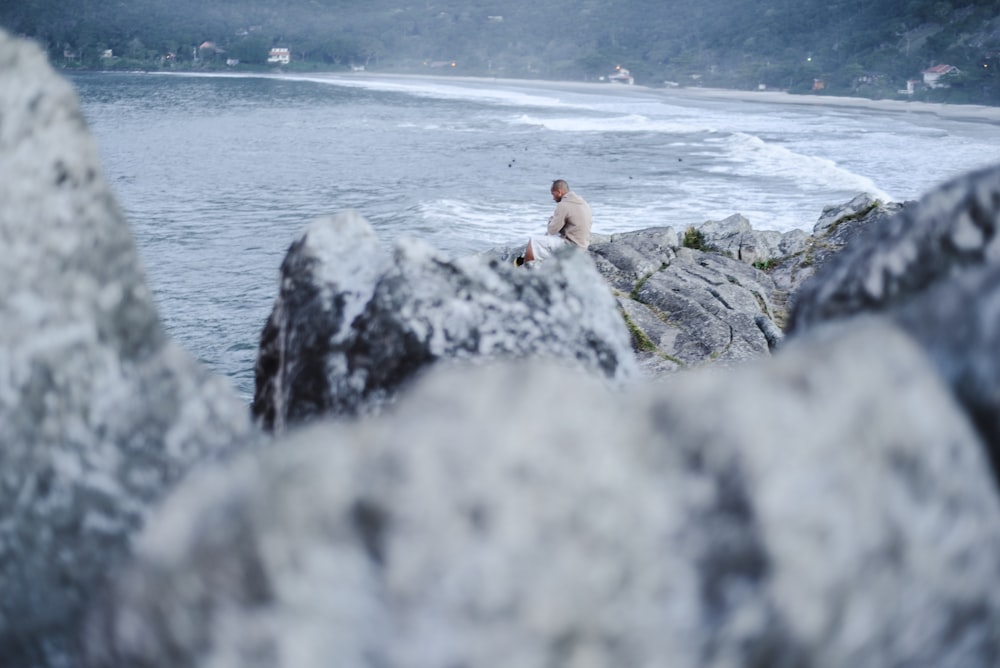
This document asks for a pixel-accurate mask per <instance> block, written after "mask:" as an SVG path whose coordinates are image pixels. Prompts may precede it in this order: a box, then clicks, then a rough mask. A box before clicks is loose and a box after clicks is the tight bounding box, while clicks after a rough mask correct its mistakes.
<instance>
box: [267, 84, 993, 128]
mask: <svg viewBox="0 0 1000 668" xmlns="http://www.w3.org/2000/svg"><path fill="white" fill-rule="evenodd" d="M266 76H280V77H296V76H302V77H309V76H314V77H323V78H331V79H347V80H350V79H365V78H371V79H402V80H406V79H411V80H425V81H435V82H440V83H447V82H460V83H468V84H475V85H477V86H488V85H491V84H501V85H505V86H521V87H530V88H532V89H537V90H545V89H562V90H575V91H580V92H598V91H607V90H613V91H617V92H619V93H625V92H629V91H631V92H635V93H643V94H648V95H656V96H659V97H663V98H667V99H669V98H671V97H676V98H679V99H682V98H688V99H702V100H712V99H715V100H729V101H736V102H748V103H756V104H761V103H762V104H794V105H801V106H823V107H840V108H854V109H870V110H872V111H879V112H889V113H907V114H911V113H912V114H926V115H931V116H937V117H939V118H942V119H947V120H954V121H973V122H980V123H995V124H1000V106H996V107H992V106H988V105H981V104H948V103H945V102H921V101H917V100H873V99H870V98H866V97H849V96H838V95H798V94H793V93H788V92H785V91H777V90H764V91H753V90H741V89H736V88H708V87H700V86H697V87H696V86H679V87H676V88H673V87H671V88H652V87H650V86H643V85H641V84H635V85H630V86H626V85H622V84H613V83H602V82H596V81H560V80H547V79H515V78H510V77H482V76H464V75H455V76H448V75H441V74H412V73H399V74H394V73H392V72H310V73H305V72H303V73H293V72H275V73H271V74H267V75H266Z"/></svg>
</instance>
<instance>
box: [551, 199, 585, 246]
mask: <svg viewBox="0 0 1000 668" xmlns="http://www.w3.org/2000/svg"><path fill="white" fill-rule="evenodd" d="M591 223H592V218H591V213H590V205H589V204H587V202H585V201H584V199H583V198H582V197H580V196H579V195H577V194H576V193H575V192H572V191H570V192H568V193H566V194H565V195H563V198H562V201H561V202H559V203H558V204H556V210H555V213H553V214H552V217H551V218H549V227H548V230H547V231H546V232H547V234H558V235H559V236H561V237H562V238H563V239H565V240H566V241H568V242H570V243H571V244H575V245H577V246H579V247H580V248H587V247H588V246H590V226H591Z"/></svg>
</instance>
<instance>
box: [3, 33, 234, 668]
mask: <svg viewBox="0 0 1000 668" xmlns="http://www.w3.org/2000/svg"><path fill="white" fill-rule="evenodd" d="M0 249H2V252H0V322H2V323H3V326H2V327H0V508H2V515H0V664H2V665H4V666H18V668H30V667H31V666H35V665H66V664H67V662H68V661H70V660H71V658H72V656H73V655H74V654H75V649H74V646H73V645H74V635H73V628H74V626H75V624H76V623H77V621H78V619H79V618H80V616H81V614H82V611H83V609H84V607H85V605H86V604H87V602H88V600H89V598H90V597H91V595H92V594H93V593H94V592H95V591H97V590H99V588H100V585H101V584H102V583H103V581H104V580H105V579H106V578H107V577H108V576H109V574H110V573H112V572H113V570H114V569H115V568H116V567H117V566H118V565H119V563H120V562H121V561H122V560H123V558H124V556H125V553H126V550H127V546H128V542H129V540H130V538H131V536H133V535H134V534H135V533H136V532H137V530H138V529H139V528H140V527H141V525H142V523H143V521H144V519H145V516H146V513H147V512H148V510H149V509H150V508H151V507H152V505H153V504H154V503H155V502H156V501H157V500H158V499H159V498H160V497H161V496H162V494H163V492H164V491H165V490H166V489H167V488H168V487H169V486H170V485H171V484H172V483H173V482H175V481H176V480H177V479H178V478H180V477H181V475H182V474H183V473H184V472H185V471H186V470H187V469H188V468H189V467H190V466H191V465H192V464H194V463H195V462H197V461H199V460H201V459H203V458H205V457H206V456H208V455H211V454H212V453H215V452H218V451H220V450H221V449H222V448H224V447H225V446H226V445H227V444H229V443H230V442H231V441H232V440H233V439H234V437H245V436H246V434H247V433H248V429H249V426H250V423H249V419H248V410H247V407H246V406H244V405H241V402H239V400H238V398H237V397H236V395H235V393H234V392H233V391H232V390H231V389H230V388H229V387H228V386H227V384H226V383H225V382H224V381H223V380H221V379H218V378H214V377H211V376H210V375H209V374H207V373H206V372H205V371H203V370H202V369H201V368H199V367H198V366H197V364H196V363H195V362H194V361H193V360H192V359H191V358H190V357H189V356H188V355H187V354H186V353H184V352H183V351H181V350H179V349H178V348H177V346H175V345H174V344H172V343H171V342H170V341H169V340H168V339H167V337H166V336H165V335H164V332H163V329H162V327H161V326H160V323H159V320H158V318H157V314H156V311H155V308H154V306H153V302H152V299H151V297H150V294H149V292H148V290H147V289H146V286H145V283H144V278H143V274H142V270H141V268H140V266H139V261H138V257H137V254H136V250H135V248H134V245H133V241H132V237H131V233H130V231H129V228H128V226H127V225H126V223H125V221H124V220H123V218H122V214H121V212H120V211H119V209H118V207H117V206H116V204H115V202H114V200H113V198H112V196H111V193H110V191H109V189H108V186H107V184H106V183H105V181H104V179H103V176H102V174H101V169H100V166H99V161H98V154H97V150H96V148H95V145H94V143H93V141H92V139H91V137H90V136H89V134H88V132H87V128H86V126H85V123H84V119H83V117H82V116H81V114H80V111H79V107H78V104H77V100H76V95H75V93H74V91H73V89H72V87H71V86H70V85H69V83H68V82H67V81H65V80H64V79H62V78H61V77H59V76H57V75H56V74H55V73H54V72H53V71H52V69H51V68H50V67H49V65H48V63H47V62H46V59H45V56H44V54H43V53H42V52H41V50H40V49H39V48H38V47H37V46H36V45H34V44H33V43H29V42H26V41H23V40H17V39H13V38H11V37H9V36H8V35H7V34H6V33H4V32H2V31H0Z"/></svg>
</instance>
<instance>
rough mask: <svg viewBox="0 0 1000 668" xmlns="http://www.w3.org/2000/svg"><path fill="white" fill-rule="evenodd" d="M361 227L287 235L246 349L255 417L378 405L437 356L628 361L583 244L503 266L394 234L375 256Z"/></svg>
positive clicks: (618, 375) (623, 364)
mask: <svg viewBox="0 0 1000 668" xmlns="http://www.w3.org/2000/svg"><path fill="white" fill-rule="evenodd" d="M374 239H375V236H374V232H372V231H371V228H370V226H369V225H368V223H367V222H366V221H365V220H364V219H363V218H362V217H360V216H359V215H357V214H353V213H346V214H341V215H340V216H337V217H334V218H324V219H321V220H318V221H316V222H315V223H313V224H312V225H310V226H309V227H308V228H307V229H306V231H305V232H304V233H303V235H302V237H301V238H300V239H299V240H298V241H296V242H295V243H294V244H293V245H292V247H291V248H290V250H289V253H288V256H287V257H286V259H285V262H284V263H283V265H282V278H281V291H280V293H279V296H278V299H277V300H276V301H275V307H274V310H273V312H272V314H271V317H270V318H269V320H268V323H267V324H266V326H265V328H264V331H263V333H262V335H261V347H260V352H259V355H258V363H257V373H256V383H257V391H256V394H255V397H254V414H255V415H256V416H257V417H258V420H259V421H260V424H261V425H263V426H264V427H265V428H267V429H277V430H281V429H282V428H283V427H284V426H285V425H286V424H289V423H293V422H301V421H303V420H306V419H309V418H313V417H317V416H320V415H323V414H332V415H355V414H359V413H366V412H371V411H375V410H378V409H379V408H380V407H381V406H383V405H384V404H386V403H387V402H391V401H392V400H394V398H395V397H396V396H397V394H398V393H399V391H400V390H401V389H402V388H403V387H405V386H406V385H407V384H408V383H409V382H410V381H412V380H413V378H415V377H416V375H417V374H418V373H419V372H421V371H423V370H424V369H426V368H427V367H428V366H429V365H432V364H434V363H436V362H438V361H452V362H454V361H475V360H480V361H481V360H487V359H498V358H508V359H510V358H514V359H517V358H527V357H531V358H546V357H550V358H557V359H560V360H563V361H564V362H566V363H569V364H574V365H579V366H582V367H583V368H586V369H588V370H590V371H592V372H594V373H596V374H598V375H600V376H602V377H604V378H606V379H608V380H609V381H611V382H613V383H618V384H620V383H622V382H624V381H626V380H628V379H630V378H631V377H632V376H633V375H634V374H635V372H636V364H635V359H634V356H633V354H632V349H631V347H630V345H629V338H628V331H627V330H626V327H625V323H624V322H623V321H622V318H621V317H620V316H619V314H618V311H617V309H616V306H615V301H614V298H613V296H612V294H611V292H610V290H609V289H608V287H607V285H606V284H605V283H604V281H602V280H601V277H600V275H599V274H598V273H597V272H596V271H595V270H594V266H593V263H592V262H591V260H590V258H589V257H588V256H587V254H586V253H584V252H582V251H579V250H577V249H572V248H568V249H566V250H565V251H564V252H561V253H559V254H557V256H556V257H554V258H553V259H552V260H551V261H546V262H544V263H538V264H537V265H536V266H533V267H531V268H524V269H516V268H515V267H513V266H512V265H511V264H509V263H501V262H499V261H496V260H490V259H487V258H482V257H468V258H460V259H457V260H450V259H445V258H443V257H441V256H439V255H438V254H437V253H435V252H434V251H433V250H432V249H431V248H430V247H429V246H427V245H426V244H424V243H423V242H420V241H418V240H413V239H404V240H401V241H399V242H397V245H396V248H395V252H394V256H393V259H392V262H391V263H387V262H386V261H385V258H384V257H383V254H382V251H381V249H380V248H379V246H378V244H377V243H376V241H375V240H374Z"/></svg>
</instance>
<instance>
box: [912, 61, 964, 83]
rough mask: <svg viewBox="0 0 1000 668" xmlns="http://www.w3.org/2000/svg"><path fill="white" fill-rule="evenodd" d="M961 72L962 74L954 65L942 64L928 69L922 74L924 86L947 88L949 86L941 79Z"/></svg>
mask: <svg viewBox="0 0 1000 668" xmlns="http://www.w3.org/2000/svg"><path fill="white" fill-rule="evenodd" d="M959 72H961V70H959V69H958V68H957V67H955V66H954V65H945V64H941V65H935V66H934V67H928V68H927V69H926V70H924V71H923V73H922V74H923V75H924V84H925V85H926V86H927V87H928V88H947V87H948V84H947V83H943V82H942V81H941V78H942V77H945V76H947V75H949V74H958V73H959Z"/></svg>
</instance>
